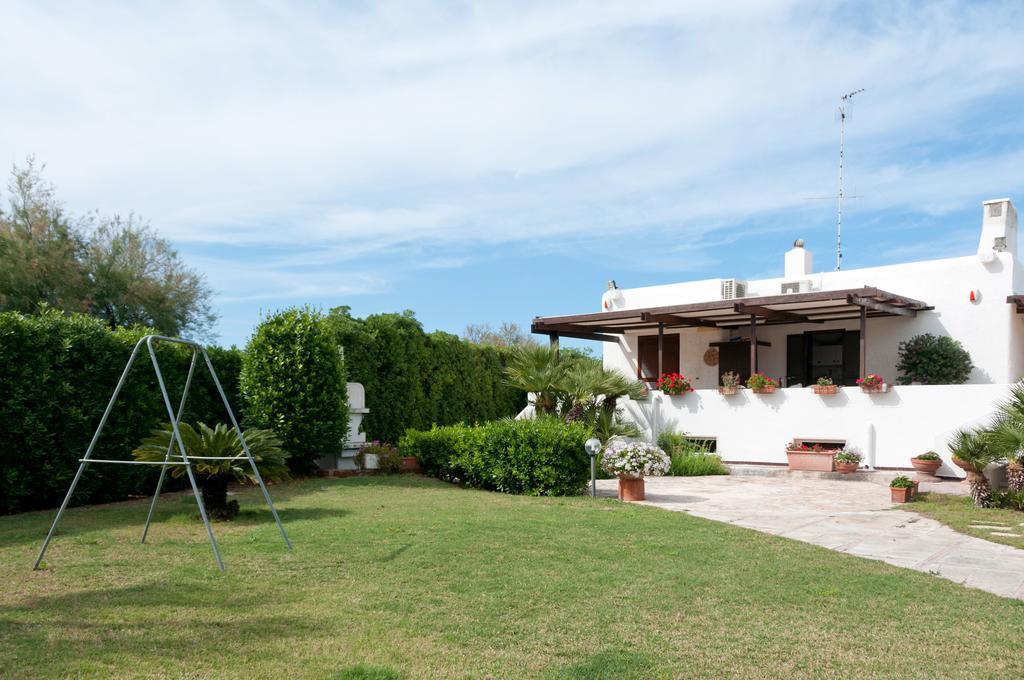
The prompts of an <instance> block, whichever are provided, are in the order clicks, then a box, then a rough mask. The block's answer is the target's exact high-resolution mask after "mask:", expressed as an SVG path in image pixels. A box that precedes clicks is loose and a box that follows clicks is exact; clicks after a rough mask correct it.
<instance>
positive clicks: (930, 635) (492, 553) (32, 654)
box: [0, 477, 1024, 680]
mask: <svg viewBox="0 0 1024 680" xmlns="http://www.w3.org/2000/svg"><path fill="white" fill-rule="evenodd" d="M272 492H273V494H274V496H275V498H276V499H277V500H278V501H279V506H280V509H281V514H282V517H283V519H284V521H285V523H286V525H287V527H288V530H289V532H290V534H291V536H292V539H293V541H294V542H295V552H294V553H291V554H289V553H287V552H286V551H285V549H284V547H283V546H282V545H281V542H280V539H279V537H278V536H277V535H276V533H275V531H276V529H275V527H274V526H273V524H272V523H271V521H270V518H269V513H267V512H266V511H265V510H263V509H262V508H261V507H260V505H259V503H258V499H257V498H256V496H255V494H253V493H252V492H251V491H247V492H246V493H245V494H244V495H243V496H242V498H241V500H242V506H243V513H242V514H241V515H240V516H239V518H238V519H237V520H236V521H234V522H231V523H222V524H218V525H216V527H215V529H216V533H217V535H218V537H219V539H220V541H221V546H222V549H223V552H224V558H225V562H226V564H227V567H228V572H227V573H226V574H223V575H222V574H220V573H218V572H217V571H216V569H215V568H214V565H213V561H212V558H211V556H210V552H209V547H208V546H207V544H206V542H205V538H204V535H203V531H202V528H201V526H200V525H199V524H198V523H197V522H196V521H195V520H194V519H193V514H194V510H193V507H192V506H191V503H190V502H189V499H188V498H187V497H182V496H180V495H176V496H173V497H170V496H169V497H167V498H166V499H165V501H164V502H163V503H162V504H161V507H160V510H159V512H158V516H157V521H156V523H155V525H154V526H153V528H152V530H151V533H150V536H151V540H152V543H151V544H147V545H145V546H140V545H138V533H139V530H140V528H141V523H142V520H143V519H144V517H145V512H146V505H145V502H144V501H143V502H128V503H121V504H116V505H109V506H103V507H92V508H80V509H75V510H72V511H70V512H69V513H68V515H67V517H66V523H65V524H64V525H63V530H62V531H61V533H60V535H58V537H57V538H56V539H55V541H54V543H53V544H52V546H51V548H50V552H49V553H48V555H47V559H46V562H47V568H46V570H45V571H40V572H32V571H31V565H32V560H33V558H34V557H35V553H36V551H37V550H38V548H39V543H40V540H41V539H42V537H43V535H44V534H45V531H46V528H47V525H48V523H49V521H50V520H51V518H52V514H51V513H31V514H25V515H19V516H12V517H3V518H0V583H3V587H2V589H0V675H7V676H9V677H15V678H28V677H33V678H35V677H40V678H41V677H46V678H51V677H61V676H74V677H128V676H131V677H146V676H149V677H167V676H171V677H183V676H187V677H197V678H198V677H217V678H220V677H238V678H259V677H265V678H282V677H285V678H289V680H293V679H298V678H379V679H393V678H427V677H467V678H469V677H472V678H479V677H540V678H645V677H715V678H718V677H727V676H728V677H764V676H766V675H767V676H785V677H794V676H795V677H809V676H813V677H871V676H885V677H890V676H893V675H914V676H917V677H1020V676H1021V675H1022V674H1024V655H1021V654H1020V641H1021V640H1022V639H1024V602H1020V601H1015V600H1008V599H1002V598H998V597H996V596H993V595H989V594H987V593H984V592H981V591H976V590H970V589H967V588H964V587H961V586H958V585H956V584H954V583H951V582H949V581H946V580H943V579H940V578H936V577H933V576H930V575H928V574H923V573H918V572H912V571H906V570H901V569H898V568H896V567H892V566H888V565H885V564H883V563H880V562H872V561H868V560H863V559H860V558H857V557H852V556H849V555H843V554H840V553H835V552H831V551H828V550H825V549H823V548H818V547H815V546H812V545H808V544H804V543H799V542H796V541H790V540H786V539H782V538H777V537H772V536H768V535H765V534H760V533H756V532H753V531H749V530H746V529H742V528H739V527H734V526H730V525H726V524H720V523H716V522H711V521H708V520H703V519H700V518H697V517H691V516H689V515H686V514H684V513H672V512H666V511H663V510H659V509H656V508H650V507H639V506H628V505H623V504H620V503H618V502H616V501H613V500H597V501H594V500H591V499H589V498H571V499H549V498H524V497H513V496H503V495H499V494H490V493H484V492H479V491H470V490H464V489H459V488H455V487H452V486H448V485H445V484H442V483H440V482H435V481H431V480H427V479H423V478H417V477H401V478H397V477H394V478H359V479H351V480H317V481H308V482H295V483H290V484H286V485H278V486H275V487H273V488H272Z"/></svg>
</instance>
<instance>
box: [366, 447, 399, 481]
mask: <svg viewBox="0 0 1024 680" xmlns="http://www.w3.org/2000/svg"><path fill="white" fill-rule="evenodd" d="M367 455H371V456H377V469H378V470H379V471H380V472H382V473H384V474H386V475H397V474H398V473H399V472H401V471H402V454H400V453H399V452H398V449H396V448H395V447H394V446H391V445H390V444H381V443H380V442H373V443H371V444H366V445H365V446H363V447H362V448H361V449H359V453H358V455H356V463H358V465H359V467H360V468H362V469H364V470H365V469H366V456H367Z"/></svg>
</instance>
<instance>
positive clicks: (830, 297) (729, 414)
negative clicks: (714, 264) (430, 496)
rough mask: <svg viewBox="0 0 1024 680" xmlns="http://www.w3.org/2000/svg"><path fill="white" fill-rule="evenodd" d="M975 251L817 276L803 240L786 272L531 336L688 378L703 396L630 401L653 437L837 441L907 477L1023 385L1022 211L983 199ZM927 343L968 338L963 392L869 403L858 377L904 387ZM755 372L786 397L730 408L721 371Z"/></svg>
mask: <svg viewBox="0 0 1024 680" xmlns="http://www.w3.org/2000/svg"><path fill="white" fill-rule="evenodd" d="M982 207H983V213H982V214H983V217H982V227H981V237H980V240H979V244H978V250H977V253H975V254H973V255H969V256H966V257H958V258H951V259H943V260H930V261H924V262H910V263H906V264H899V265H890V266H884V267H871V268H865V269H850V270H842V271H828V272H815V271H814V269H813V267H812V257H811V253H810V252H808V251H807V250H806V249H804V247H803V243H802V242H800V241H797V242H795V244H794V246H793V248H792V249H791V250H790V251H789V252H787V253H786V254H785V257H784V272H785V273H784V276H782V277H780V278H772V279H760V280H751V281H740V280H736V279H706V280H702V281H690V282H685V283H675V284H668V285H663V286H649V287H644V288H630V289H620V288H617V287H615V285H614V283H611V284H610V288H609V290H608V291H607V292H605V294H604V296H603V298H602V301H601V304H602V306H601V311H598V312H594V313H589V314H574V315H570V316H557V317H538V318H536V319H534V322H533V331H534V332H535V333H542V334H546V335H548V336H550V337H551V339H552V342H553V343H557V341H558V338H559V337H571V338H584V339H591V340H600V341H603V342H604V364H605V366H606V367H608V368H615V369H618V370H620V371H622V372H623V373H625V374H627V375H632V376H636V377H638V378H639V379H641V380H644V381H647V382H653V381H654V380H656V379H657V377H658V376H659V375H660V374H662V373H670V372H679V373H682V374H683V375H684V376H686V377H687V378H688V379H690V380H691V381H692V382H693V384H694V386H695V387H696V388H697V389H696V391H695V392H693V393H690V394H687V395H684V396H678V397H669V396H667V395H663V394H661V393H658V392H654V391H652V394H651V397H650V398H649V399H648V400H647V401H645V402H643V403H628V402H627V403H626V404H625V406H626V408H627V410H628V411H629V413H630V414H631V415H632V416H633V417H634V418H635V419H636V420H637V421H638V422H640V423H641V424H642V425H643V426H644V427H646V428H647V429H648V435H649V436H652V437H653V436H656V433H657V431H660V430H661V429H664V428H666V427H671V428H674V429H677V430H679V431H684V432H687V433H689V434H691V435H693V436H695V437H701V438H709V439H714V440H715V441H716V444H717V450H718V452H719V454H720V455H721V456H722V457H723V459H724V460H726V461H729V462H756V463H784V462H785V460H786V458H785V453H784V449H785V445H786V444H787V443H788V442H790V441H792V440H794V439H797V440H803V441H822V442H844V443H846V445H848V446H853V447H856V448H859V449H860V450H861V451H862V452H863V453H864V454H865V456H866V460H865V462H866V464H868V465H870V466H873V467H881V468H909V467H910V458H911V456H912V455H915V454H917V453H921V452H923V451H927V450H935V451H938V452H939V453H940V454H942V455H943V456H944V458H945V459H946V461H947V463H946V465H944V466H943V468H942V469H941V470H940V474H946V475H950V476H952V475H957V474H961V473H960V471H959V469H958V468H955V467H953V466H951V465H950V464H949V463H948V452H947V451H946V449H945V442H946V440H947V439H948V437H949V435H950V434H951V433H952V431H953V430H955V429H956V428H958V427H961V426H964V425H968V424H973V423H976V422H980V421H983V420H987V419H988V418H989V417H990V415H991V413H992V410H993V408H994V405H995V404H996V403H997V402H998V401H1000V400H1001V399H1003V398H1005V396H1006V394H1007V390H1008V387H1009V385H1010V384H1012V383H1014V382H1016V381H1017V380H1018V379H1020V378H1021V376H1022V375H1024V314H1022V312H1024V295H1020V296H1018V295H1017V291H1024V269H1022V267H1021V265H1020V263H1019V261H1018V256H1017V211H1016V209H1015V208H1014V206H1013V204H1012V203H1011V202H1010V200H1009V199H998V200H992V201H985V202H984V203H983V205H982ZM921 333H932V334H935V335H948V336H950V337H953V338H955V339H956V340H959V341H960V342H961V343H962V344H963V346H964V348H965V349H967V351H968V352H969V353H970V355H971V359H972V360H973V363H974V366H975V368H974V370H973V371H972V373H971V375H970V378H969V380H968V381H967V384H964V385H907V386H893V387H890V388H889V389H888V391H886V392H884V393H881V394H867V393H863V392H862V391H861V390H860V389H859V388H857V387H856V386H855V385H856V380H857V378H858V377H863V376H864V375H865V374H866V373H877V374H879V375H881V376H882V377H883V378H885V379H886V380H887V382H890V383H892V382H895V380H896V378H897V372H896V363H897V352H898V347H899V343H900V341H902V340H907V339H910V338H911V337H913V336H915V335H918V334H921ZM726 371H734V372H736V373H739V374H740V375H741V377H742V379H744V380H745V379H746V378H747V377H748V376H749V375H750V374H751V373H752V372H754V371H760V372H763V373H766V374H768V375H770V376H773V377H775V378H777V379H778V380H779V382H780V385H782V386H783V389H780V390H779V391H778V392H776V393H775V394H768V395H760V394H753V393H751V392H750V391H747V390H742V391H741V392H740V393H739V394H738V395H734V396H723V395H720V394H719V393H718V390H717V387H718V384H719V379H720V376H721V374H722V373H724V372H726ZM823 375H827V376H830V377H831V378H832V379H833V381H834V382H835V383H836V384H837V385H843V386H844V387H842V388H841V389H840V390H839V393H838V394H837V395H834V396H818V395H815V394H814V393H813V392H812V390H811V389H809V388H808V387H807V386H808V385H810V384H812V383H813V382H814V381H816V379H817V378H818V377H820V376H823Z"/></svg>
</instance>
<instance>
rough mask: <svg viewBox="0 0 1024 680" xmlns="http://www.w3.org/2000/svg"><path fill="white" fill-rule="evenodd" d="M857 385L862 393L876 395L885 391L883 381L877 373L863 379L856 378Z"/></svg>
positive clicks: (869, 374)
mask: <svg viewBox="0 0 1024 680" xmlns="http://www.w3.org/2000/svg"><path fill="white" fill-rule="evenodd" d="M857 384H858V385H860V388H861V390H863V391H864V392H869V393H878V392H884V391H885V381H884V380H883V379H882V376H880V375H878V374H877V373H868V374H867V375H866V376H865V377H863V378H857Z"/></svg>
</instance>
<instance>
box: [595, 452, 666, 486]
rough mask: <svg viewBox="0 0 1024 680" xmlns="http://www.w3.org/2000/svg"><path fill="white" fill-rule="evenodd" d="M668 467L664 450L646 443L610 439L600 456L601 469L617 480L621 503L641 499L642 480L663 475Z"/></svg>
mask: <svg viewBox="0 0 1024 680" xmlns="http://www.w3.org/2000/svg"><path fill="white" fill-rule="evenodd" d="M669 465H670V461H669V457H668V455H667V454H666V453H665V452H664V451H662V450H661V449H659V448H658V447H657V446H652V445H651V444H647V443H645V442H629V441H622V440H613V441H612V442H611V443H609V444H608V446H607V447H605V450H604V453H603V454H602V455H601V468H602V469H603V470H604V471H605V472H607V473H608V474H610V475H615V476H616V477H618V478H619V500H622V501H642V500H644V498H646V494H645V492H644V477H648V476H657V475H663V474H665V473H666V472H668V469H669Z"/></svg>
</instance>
